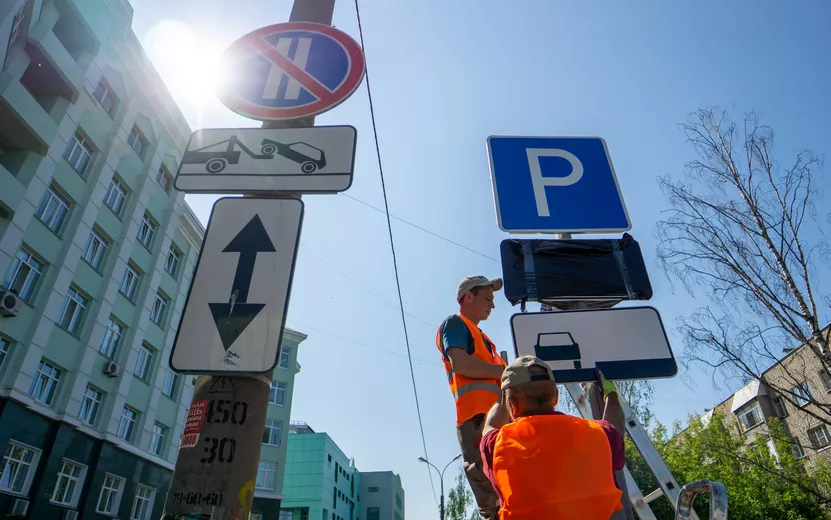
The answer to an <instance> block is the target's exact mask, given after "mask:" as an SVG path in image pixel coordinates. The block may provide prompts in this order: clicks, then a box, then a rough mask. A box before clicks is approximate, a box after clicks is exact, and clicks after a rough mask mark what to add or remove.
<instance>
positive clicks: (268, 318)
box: [170, 198, 303, 374]
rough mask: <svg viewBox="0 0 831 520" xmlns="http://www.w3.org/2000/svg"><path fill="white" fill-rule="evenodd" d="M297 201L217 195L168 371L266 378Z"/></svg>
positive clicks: (280, 318)
mask: <svg viewBox="0 0 831 520" xmlns="http://www.w3.org/2000/svg"><path fill="white" fill-rule="evenodd" d="M302 220H303V202H302V201H300V200H299V199H294V198H268V199H265V198H223V199H219V200H218V201H216V203H215V204H214V207H213V211H212V212H211V219H210V222H209V224H208V229H207V231H206V232H205V240H204V242H203V245H202V251H201V253H200V255H199V263H198V266H197V268H196V273H195V274H194V278H193V283H192V284H191V289H190V293H189V294H188V298H187V301H186V303H185V309H184V311H183V312H182V321H181V323H180V325H179V330H178V332H177V335H176V341H175V342H174V345H173V352H172V354H171V356H170V366H171V368H173V369H174V370H177V371H179V372H184V373H192V374H200V373H209V374H217V373H229V372H236V373H265V372H268V371H270V370H272V369H273V368H274V366H275V365H276V363H277V358H278V355H279V352H280V344H281V342H282V335H283V327H284V326H285V315H286V310H287V309H288V299H289V292H290V289H291V280H292V275H293V272H294V260H295V257H296V255H297V247H298V245H299V242H300V226H301V222H302Z"/></svg>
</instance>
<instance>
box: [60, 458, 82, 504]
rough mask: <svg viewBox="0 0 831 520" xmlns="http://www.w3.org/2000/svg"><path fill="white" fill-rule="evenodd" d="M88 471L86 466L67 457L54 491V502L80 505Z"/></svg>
mask: <svg viewBox="0 0 831 520" xmlns="http://www.w3.org/2000/svg"><path fill="white" fill-rule="evenodd" d="M86 472H87V468H86V466H82V465H80V464H76V463H75V462H71V461H68V460H65V459H64V460H63V461H61V469H60V470H59V471H58V479H57V481H56V482H55V491H53V492H52V502H54V503H56V504H61V505H64V506H69V507H75V506H76V505H78V498H79V497H80V495H81V486H82V485H83V481H84V477H85V475H86Z"/></svg>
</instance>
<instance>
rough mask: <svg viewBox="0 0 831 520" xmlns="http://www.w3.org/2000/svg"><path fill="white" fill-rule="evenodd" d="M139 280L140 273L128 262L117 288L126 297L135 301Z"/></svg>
mask: <svg viewBox="0 0 831 520" xmlns="http://www.w3.org/2000/svg"><path fill="white" fill-rule="evenodd" d="M140 282H141V273H140V272H139V270H138V269H136V268H135V267H133V266H132V265H130V264H127V268H126V269H125V270H124V278H122V279H121V287H120V288H119V290H120V291H121V294H123V295H124V296H126V297H127V299H128V300H130V301H135V297H136V292H138V286H139V283H140Z"/></svg>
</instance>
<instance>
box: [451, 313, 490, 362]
mask: <svg viewBox="0 0 831 520" xmlns="http://www.w3.org/2000/svg"><path fill="white" fill-rule="evenodd" d="M439 337H441V348H442V351H443V352H444V357H445V359H447V349H449V348H463V349H465V352H467V353H468V354H469V355H471V356H472V355H473V353H474V352H476V345H474V344H473V334H471V333H470V329H468V328H467V325H465V322H464V321H462V318H460V317H459V316H457V315H455V314H454V315H453V316H448V317H447V318H446V319H445V320H444V321H443V322H442V324H441V327H440V328H439ZM482 339H484V340H485V346H487V347H488V349H489V350H490V351H491V352H496V346H495V345H494V344H493V343H491V342H490V341H489V340H488V339H486V338H485V336H484V334H483V335H482Z"/></svg>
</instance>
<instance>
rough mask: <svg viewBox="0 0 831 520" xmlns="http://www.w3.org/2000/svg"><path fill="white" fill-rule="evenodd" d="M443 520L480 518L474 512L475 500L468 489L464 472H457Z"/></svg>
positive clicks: (472, 519) (474, 519)
mask: <svg viewBox="0 0 831 520" xmlns="http://www.w3.org/2000/svg"><path fill="white" fill-rule="evenodd" d="M444 518H445V520H476V519H478V518H481V517H480V516H479V513H478V512H477V511H476V499H475V498H474V497H473V492H472V491H471V490H470V488H469V487H468V483H467V478H466V477H465V472H464V470H459V474H458V475H456V481H455V483H454V484H453V488H452V489H451V490H450V494H449V495H448V496H447V502H446V503H445V507H444Z"/></svg>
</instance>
